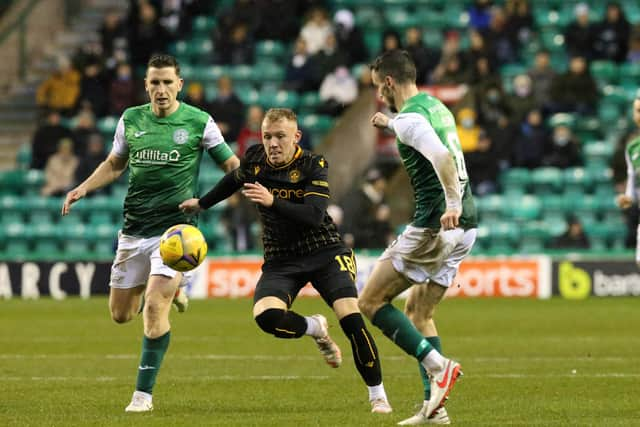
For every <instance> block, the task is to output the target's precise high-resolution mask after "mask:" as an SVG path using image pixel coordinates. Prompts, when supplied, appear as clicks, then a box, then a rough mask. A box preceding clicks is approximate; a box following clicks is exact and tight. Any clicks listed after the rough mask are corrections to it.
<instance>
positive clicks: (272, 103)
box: [258, 90, 298, 110]
mask: <svg viewBox="0 0 640 427" xmlns="http://www.w3.org/2000/svg"><path fill="white" fill-rule="evenodd" d="M258 103H259V104H260V105H262V107H263V108H264V109H268V108H272V107H282V108H291V109H292V110H295V109H296V108H297V107H298V94H297V93H296V92H293V91H286V90H278V91H272V90H265V91H261V92H260V97H259V99H258Z"/></svg>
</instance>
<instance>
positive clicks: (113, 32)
mask: <svg viewBox="0 0 640 427" xmlns="http://www.w3.org/2000/svg"><path fill="white" fill-rule="evenodd" d="M126 34H127V32H126V31H125V27H124V23H123V22H122V16H121V14H120V12H118V11H117V10H116V9H111V10H108V11H107V13H106V14H105V15H104V18H103V21H102V26H101V27H100V40H101V42H102V54H103V55H104V56H105V58H110V57H111V56H113V52H114V50H115V48H116V45H118V44H121V43H122V41H121V40H124V41H125V43H126Z"/></svg>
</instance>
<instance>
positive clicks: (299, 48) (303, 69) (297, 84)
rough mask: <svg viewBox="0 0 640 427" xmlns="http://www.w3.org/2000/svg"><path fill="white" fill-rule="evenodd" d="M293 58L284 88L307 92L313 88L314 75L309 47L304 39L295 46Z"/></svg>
mask: <svg viewBox="0 0 640 427" xmlns="http://www.w3.org/2000/svg"><path fill="white" fill-rule="evenodd" d="M293 49H294V50H293V56H292V57H291V59H290V60H289V63H288V64H287V70H286V72H285V81H284V83H283V87H284V88H285V89H287V90H294V91H296V92H306V91H307V90H310V89H311V87H313V74H312V69H311V62H310V61H309V54H308V53H307V45H306V43H305V41H304V39H303V38H302V37H298V38H297V39H296V42H295V44H294V48H293Z"/></svg>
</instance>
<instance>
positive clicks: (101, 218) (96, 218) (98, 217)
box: [88, 211, 113, 227]
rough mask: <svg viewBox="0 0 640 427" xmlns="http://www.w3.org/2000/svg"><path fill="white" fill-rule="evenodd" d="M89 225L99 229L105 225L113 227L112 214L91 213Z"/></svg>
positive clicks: (103, 212)
mask: <svg viewBox="0 0 640 427" xmlns="http://www.w3.org/2000/svg"><path fill="white" fill-rule="evenodd" d="M88 223H89V225H91V226H92V227H97V226H100V225H103V224H107V225H113V218H112V216H111V213H110V212H105V211H93V212H91V213H89V221H88Z"/></svg>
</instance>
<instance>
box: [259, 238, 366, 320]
mask: <svg viewBox="0 0 640 427" xmlns="http://www.w3.org/2000/svg"><path fill="white" fill-rule="evenodd" d="M355 277H356V259H355V256H354V255H353V251H351V250H350V249H347V248H343V247H340V248H333V249H331V250H327V251H323V252H321V253H316V254H312V255H306V256H301V257H298V258H295V259H290V260H281V259H278V260H269V261H266V262H265V263H264V264H263V265H262V276H260V280H258V284H257V285H256V291H255V294H254V296H253V302H254V304H255V303H256V302H257V301H258V300H259V299H261V298H264V297H277V298H279V299H281V300H282V301H284V302H285V303H286V304H287V307H291V304H293V301H294V300H295V299H296V296H297V295H298V292H300V289H302V288H303V287H304V286H305V285H306V284H307V283H309V282H310V283H311V285H312V286H313V287H314V288H315V289H316V290H317V291H318V293H319V294H320V296H321V297H322V299H324V301H325V302H326V303H327V304H328V305H329V307H332V306H333V303H334V301H336V300H338V299H340V298H357V297H358V291H357V290H356V285H355Z"/></svg>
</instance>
